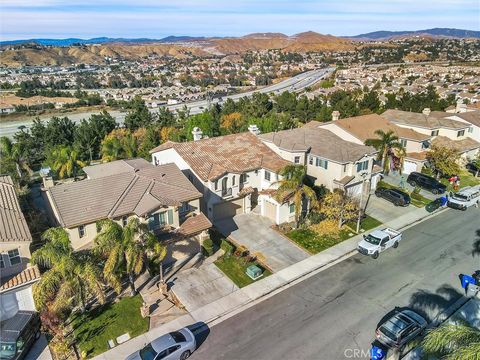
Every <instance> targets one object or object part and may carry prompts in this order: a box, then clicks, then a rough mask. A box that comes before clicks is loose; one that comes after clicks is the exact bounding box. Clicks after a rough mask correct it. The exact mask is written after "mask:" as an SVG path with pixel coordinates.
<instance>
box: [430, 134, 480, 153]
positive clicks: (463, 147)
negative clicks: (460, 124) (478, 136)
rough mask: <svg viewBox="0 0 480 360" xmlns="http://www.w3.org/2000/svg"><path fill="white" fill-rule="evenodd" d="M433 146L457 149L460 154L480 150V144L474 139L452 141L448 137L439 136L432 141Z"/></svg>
mask: <svg viewBox="0 0 480 360" xmlns="http://www.w3.org/2000/svg"><path fill="white" fill-rule="evenodd" d="M432 145H435V146H445V147H449V148H453V149H456V150H457V151H458V152H460V153H464V152H467V151H470V150H475V149H478V148H480V143H479V142H478V141H475V140H473V139H472V138H465V139H462V140H452V139H450V138H447V137H446V136H437V137H436V138H435V139H433V140H432Z"/></svg>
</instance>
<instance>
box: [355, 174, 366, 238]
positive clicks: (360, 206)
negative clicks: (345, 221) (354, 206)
mask: <svg viewBox="0 0 480 360" xmlns="http://www.w3.org/2000/svg"><path fill="white" fill-rule="evenodd" d="M367 175H368V173H366V172H365V173H362V174H360V176H361V177H362V191H361V193H360V204H359V206H358V220H357V234H358V233H359V231H360V221H361V220H362V203H363V193H364V192H365V180H366V178H367Z"/></svg>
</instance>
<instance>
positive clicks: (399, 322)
mask: <svg viewBox="0 0 480 360" xmlns="http://www.w3.org/2000/svg"><path fill="white" fill-rule="evenodd" d="M426 327H427V321H426V320H425V319H424V318H423V317H422V316H420V315H419V314H417V313H416V312H415V311H412V310H407V309H405V310H401V311H399V312H397V313H395V314H394V315H393V316H392V317H391V318H389V319H388V320H387V321H385V322H384V323H383V324H382V325H381V326H380V327H379V328H378V329H377V332H376V335H377V339H378V341H380V342H381V343H382V344H384V345H387V346H389V347H392V348H401V347H403V346H404V345H405V344H407V343H408V342H410V341H411V340H413V339H414V338H415V337H417V336H418V335H419V334H421V333H422V332H423V331H424V330H425V328H426Z"/></svg>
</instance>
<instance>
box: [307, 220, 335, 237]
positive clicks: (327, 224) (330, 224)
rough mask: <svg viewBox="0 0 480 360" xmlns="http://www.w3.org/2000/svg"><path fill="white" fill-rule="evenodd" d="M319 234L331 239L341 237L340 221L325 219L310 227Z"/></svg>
mask: <svg viewBox="0 0 480 360" xmlns="http://www.w3.org/2000/svg"><path fill="white" fill-rule="evenodd" d="M310 228H311V229H312V230H313V231H315V232H316V233H317V234H318V235H320V236H324V237H328V238H330V239H335V240H338V239H340V229H339V228H338V221H336V220H331V219H330V220H323V221H321V222H319V223H318V224H316V225H312V226H311V227H310Z"/></svg>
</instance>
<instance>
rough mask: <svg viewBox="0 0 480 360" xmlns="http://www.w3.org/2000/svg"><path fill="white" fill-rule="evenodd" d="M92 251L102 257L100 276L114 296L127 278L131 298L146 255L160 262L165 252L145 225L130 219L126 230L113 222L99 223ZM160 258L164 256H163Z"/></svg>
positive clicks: (120, 289) (104, 221) (135, 219)
mask: <svg viewBox="0 0 480 360" xmlns="http://www.w3.org/2000/svg"><path fill="white" fill-rule="evenodd" d="M99 225H100V227H101V230H100V232H99V234H98V235H97V236H96V238H95V242H94V252H95V253H97V254H99V255H101V256H102V257H103V258H105V265H104V268H103V276H104V278H105V280H106V281H107V282H108V283H109V284H110V285H111V286H112V287H113V288H114V289H115V291H116V292H117V293H120V292H121V291H122V286H121V279H122V276H123V275H124V274H127V275H128V280H129V284H130V290H131V295H132V296H133V295H135V293H136V289H135V283H134V281H135V276H136V275H139V274H140V273H141V272H142V270H143V268H144V266H145V264H146V259H147V257H148V256H155V257H157V258H160V260H161V259H163V257H165V250H164V249H163V246H162V245H161V244H160V243H159V242H158V241H157V239H156V238H155V235H154V234H153V233H152V232H151V231H149V230H148V227H147V225H146V224H143V223H140V221H139V220H138V219H137V218H132V219H130V221H129V222H128V224H127V225H126V226H125V227H121V226H120V225H119V224H118V223H116V222H114V221H112V220H103V221H101V222H100V223H99ZM162 255H163V256H162Z"/></svg>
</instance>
